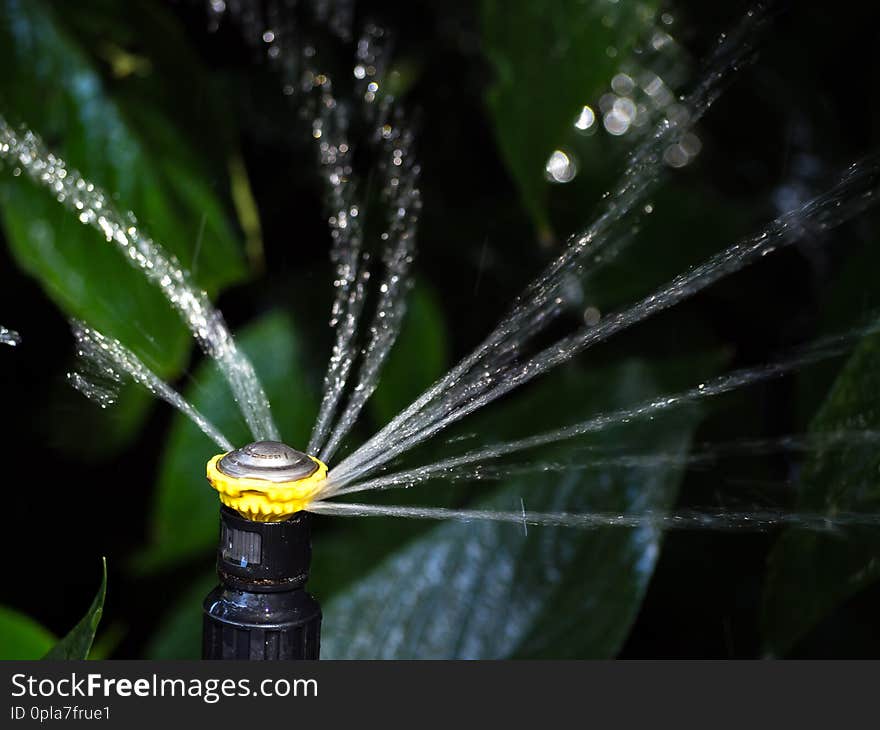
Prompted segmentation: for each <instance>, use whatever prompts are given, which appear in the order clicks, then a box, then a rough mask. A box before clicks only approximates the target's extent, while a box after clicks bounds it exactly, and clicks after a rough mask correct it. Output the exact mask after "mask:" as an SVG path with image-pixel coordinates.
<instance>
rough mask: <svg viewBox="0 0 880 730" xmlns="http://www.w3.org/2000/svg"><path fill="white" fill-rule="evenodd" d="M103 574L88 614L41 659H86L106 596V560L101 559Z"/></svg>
mask: <svg viewBox="0 0 880 730" xmlns="http://www.w3.org/2000/svg"><path fill="white" fill-rule="evenodd" d="M101 564H102V566H103V572H102V575H101V587H100V588H98V593H97V595H96V596H95V599H94V600H93V601H92V605H91V606H89V610H88V612H86V615H85V616H83V617H82V619H81V620H80V622H79V623H78V624H77V625H76V626H74V627H73V629H71V631H70V633H69V634H67V636H65V637H64V638H63V639H61V641H59V642H58V643H57V644H55V646H53V647H52V648H51V649H50V650H49V651H48V652H47V653H46V655H45V656H44V657H43V659H52V660H59V659H88V658H89V650H90V649H91V648H92V642H93V641H94V640H95V631H97V630H98V624H99V623H100V621H101V614H102V613H103V612H104V599H105V597H106V596H107V558H102V560H101Z"/></svg>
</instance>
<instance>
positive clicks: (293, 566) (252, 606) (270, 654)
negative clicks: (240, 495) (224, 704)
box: [202, 507, 321, 660]
mask: <svg viewBox="0 0 880 730" xmlns="http://www.w3.org/2000/svg"><path fill="white" fill-rule="evenodd" d="M310 560H311V538H310V529H309V516H308V515H307V514H306V513H305V512H297V513H296V514H295V515H293V516H292V517H291V518H290V519H288V520H285V521H283V522H252V521H251V520H246V519H244V518H243V517H241V516H240V515H239V514H237V513H236V512H235V511H233V510H231V509H229V508H227V507H223V508H222V509H221V511H220V544H219V546H218V548H217V574H218V575H219V577H220V585H219V586H217V587H216V588H215V589H214V590H213V591H211V593H209V594H208V596H207V598H205V602H204V604H203V611H204V622H203V632H202V657H203V658H204V659H245V660H259V659H317V658H318V655H319V653H320V643H321V607H320V606H319V605H318V602H317V601H316V600H315V599H314V598H312V596H310V595H309V594H308V593H307V592H306V591H305V584H306V581H307V580H308V577H309V562H310Z"/></svg>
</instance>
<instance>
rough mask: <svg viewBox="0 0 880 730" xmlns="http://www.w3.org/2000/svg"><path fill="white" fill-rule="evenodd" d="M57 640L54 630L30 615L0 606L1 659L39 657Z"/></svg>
mask: <svg viewBox="0 0 880 730" xmlns="http://www.w3.org/2000/svg"><path fill="white" fill-rule="evenodd" d="M55 641H56V639H55V637H54V636H52V632H50V631H49V630H48V629H46V628H44V627H43V626H41V625H40V624H39V623H37V622H36V621H34V620H33V619H32V618H30V616H25V615H24V614H23V613H19V612H18V611H16V610H14V609H12V608H7V607H6V606H0V659H39V658H40V657H41V656H43V654H45V653H46V652H47V651H48V650H49V649H50V647H51V646H52V645H53V644H54V643H55Z"/></svg>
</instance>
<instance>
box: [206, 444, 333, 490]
mask: <svg viewBox="0 0 880 730" xmlns="http://www.w3.org/2000/svg"><path fill="white" fill-rule="evenodd" d="M217 468H218V469H219V470H220V471H222V472H223V473H224V474H226V476H230V477H236V478H241V477H250V478H253V479H265V480H266V481H267V482H295V481H299V480H300V479H305V478H306V477H310V476H311V475H312V474H314V473H315V472H316V471H317V470H318V465H317V464H316V463H315V462H314V461H312V460H311V459H310V458H309V457H308V456H306V455H305V454H304V453H302V451H297V450H296V449H292V448H290V446H288V445H287V444H282V443H281V442H280V441H255V442H254V443H252V444H248V445H247V446H242V447H241V448H240V449H236V450H235V451H230V452H229V453H228V454H226V456H224V457H223V458H222V459H220V462H219V463H218V464H217Z"/></svg>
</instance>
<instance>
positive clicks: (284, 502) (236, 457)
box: [207, 441, 327, 522]
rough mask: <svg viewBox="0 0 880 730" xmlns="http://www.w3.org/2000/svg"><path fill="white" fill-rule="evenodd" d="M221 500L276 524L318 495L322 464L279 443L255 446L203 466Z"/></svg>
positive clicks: (257, 519)
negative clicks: (205, 466) (205, 467)
mask: <svg viewBox="0 0 880 730" xmlns="http://www.w3.org/2000/svg"><path fill="white" fill-rule="evenodd" d="M207 476H208V481H209V482H210V483H211V486H212V487H213V488H214V489H216V490H217V492H218V493H219V494H220V501H221V502H223V504H225V505H226V506H227V507H229V508H231V509H234V510H235V511H236V512H238V514H240V515H241V516H242V517H244V518H245V519H248V520H253V521H255V522H280V521H282V520H286V519H288V518H289V517H290V516H291V515H293V514H295V513H296V512H299V511H300V510H302V509H304V508H305V507H306V506H307V505H308V504H309V502H311V501H312V499H313V498H314V497H315V496H316V495H317V494H318V492H320V491H321V489H322V488H323V486H324V481H325V480H326V478H327V465H326V464H324V462H322V461H321V460H320V459H316V458H315V457H314V456H308V455H307V454H304V453H302V452H301V451H297V450H296V449H292V448H291V447H290V446H288V445H287V444H283V443H281V442H279V441H256V442H254V443H252V444H248V445H247V446H242V447H241V448H240V449H236V450H235V451H230V452H229V453H228V454H218V455H217V456H215V457H213V458H212V459H211V460H210V461H209V462H208V467H207Z"/></svg>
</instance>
